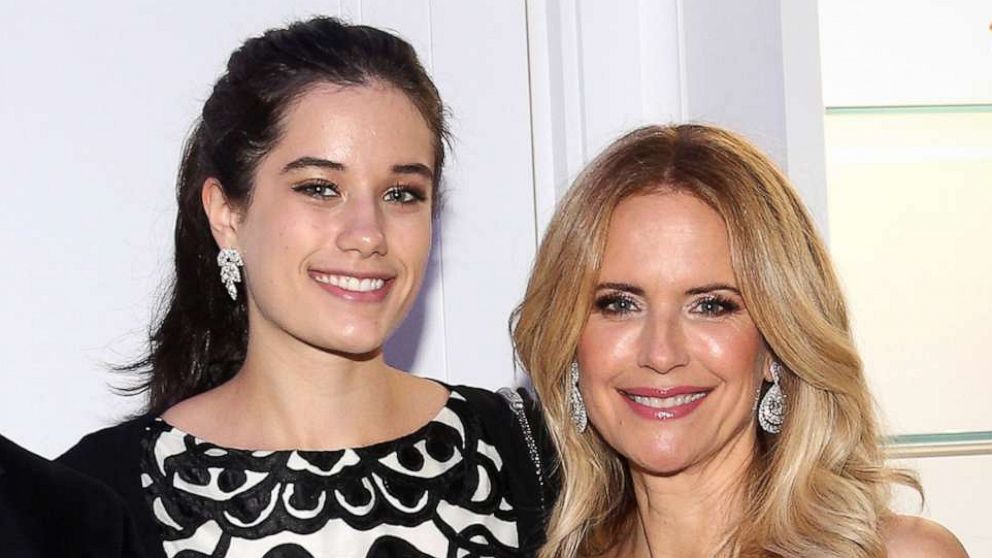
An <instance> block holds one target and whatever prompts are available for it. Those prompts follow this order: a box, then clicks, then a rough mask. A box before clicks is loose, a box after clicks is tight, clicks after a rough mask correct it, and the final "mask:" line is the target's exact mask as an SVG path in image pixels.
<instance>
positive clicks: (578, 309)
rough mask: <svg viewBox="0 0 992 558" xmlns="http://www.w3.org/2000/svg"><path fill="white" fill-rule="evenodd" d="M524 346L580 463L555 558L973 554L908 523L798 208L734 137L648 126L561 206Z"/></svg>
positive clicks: (819, 252) (553, 545)
mask: <svg viewBox="0 0 992 558" xmlns="http://www.w3.org/2000/svg"><path fill="white" fill-rule="evenodd" d="M536 262H537V263H536V264H535V267H534V270H533V274H532V276H531V279H530V284H529V285H528V288H527V294H526V297H525V299H524V301H523V303H522V304H521V306H520V307H519V308H518V310H517V312H516V315H515V325H514V341H515V344H516V348H517V351H518V354H519V358H520V360H521V362H522V364H523V365H524V366H525V368H526V369H527V370H528V371H529V373H530V376H531V378H532V380H533V384H534V387H535V388H536V390H537V392H538V395H539V396H540V399H541V401H542V403H543V406H544V410H545V413H546V419H547V421H548V425H549V428H550V430H551V434H552V437H553V438H554V441H555V443H556V444H557V446H558V449H559V452H560V454H561V470H560V474H561V482H562V488H561V492H560V494H559V498H558V501H557V504H556V507H555V508H554V510H553V513H552V516H551V518H550V525H549V529H548V538H547V544H546V545H545V546H544V548H543V550H542V551H541V553H540V556H541V557H542V558H566V557H568V558H570V557H574V556H636V557H647V556H650V557H652V558H658V557H661V556H679V557H688V556H788V557H793V556H796V557H827V556H831V557H845V558H847V557H866V558H867V557H881V556H894V557H907V556H928V557H932V556H948V557H960V556H966V553H965V551H964V549H963V548H962V547H961V545H960V543H958V542H957V540H956V539H955V538H954V536H953V535H952V534H951V533H950V532H948V531H947V530H946V529H944V528H943V527H941V526H939V525H937V524H935V523H932V522H928V521H926V520H923V519H919V518H909V517H904V516H898V515H895V514H893V513H892V512H891V510H890V509H889V507H888V504H887V497H888V492H889V487H890V486H891V485H892V484H893V483H898V484H904V485H908V486H910V487H912V488H915V489H917V490H919V489H920V487H919V484H918V482H917V481H916V480H915V479H914V477H913V476H911V475H909V474H907V473H905V472H901V471H897V470H893V469H889V468H888V467H886V464H885V460H884V455H883V452H882V449H881V448H880V447H879V444H878V439H879V432H878V427H877V424H876V419H875V416H874V414H873V409H872V398H871V396H870V395H869V393H868V389H867V386H866V383H865V378H864V374H863V373H862V367H861V361H860V360H859V358H858V355H857V352H856V351H855V348H854V345H853V343H852V340H851V335H850V329H849V326H848V317H847V313H846V310H845V304H844V299H843V296H842V294H841V291H840V288H839V286H838V283H837V279H836V277H835V275H834V272H833V270H832V269H833V268H832V266H831V263H830V260H829V257H828V255H827V252H826V250H825V248H824V246H823V243H822V241H821V240H820V239H819V237H818V236H817V234H816V231H815V229H814V227H813V225H812V222H811V221H810V218H809V216H808V215H807V213H806V210H805V209H804V208H803V205H802V203H801V202H800V201H799V198H798V196H797V195H796V193H795V191H794V190H793V189H792V187H791V186H790V185H789V184H788V182H787V181H786V179H785V178H784V177H783V176H782V175H781V173H779V172H778V171H777V170H776V169H775V167H774V165H773V164H772V163H771V162H770V161H769V160H768V158H767V157H766V156H765V155H763V154H762V153H760V152H759V151H757V150H756V149H755V148H754V147H753V146H751V145H750V144H748V143H747V142H746V141H745V140H743V139H741V138H740V137H738V136H736V135H734V134H732V133H729V132H727V131H723V130H720V129H716V128H712V127H706V126H696V125H685V126H675V127H646V128H642V129H639V130H636V131H634V132H632V133H630V134H628V135H626V136H625V137H623V138H621V139H619V140H618V141H617V142H615V143H614V144H613V145H611V146H610V147H609V148H607V150H606V151H605V152H604V153H603V154H601V155H600V156H599V157H598V158H597V159H596V160H595V161H593V162H592V163H591V164H590V165H589V167H588V168H587V169H586V170H585V171H584V173H583V174H582V175H581V176H580V177H579V178H578V180H577V182H576V183H575V185H574V186H573V188H572V189H571V191H570V192H569V194H568V196H567V197H566V198H565V199H564V200H563V202H562V204H561V206H560V207H559V209H558V211H557V213H556V215H555V217H554V219H553V220H552V222H551V224H550V226H549V228H548V231H547V234H546V236H545V238H544V241H543V243H542V245H541V248H540V252H539V254H538V257H537V260H536Z"/></svg>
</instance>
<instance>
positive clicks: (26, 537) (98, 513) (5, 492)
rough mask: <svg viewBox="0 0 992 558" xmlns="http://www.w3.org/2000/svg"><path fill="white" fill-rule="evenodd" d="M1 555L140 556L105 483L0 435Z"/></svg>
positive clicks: (121, 505)
mask: <svg viewBox="0 0 992 558" xmlns="http://www.w3.org/2000/svg"><path fill="white" fill-rule="evenodd" d="M0 548H2V554H3V556H11V557H24V558H36V557H37V558H40V557H53V558H54V557H58V558H73V557H79V558H122V557H128V558H130V557H135V558H141V557H143V556H144V554H143V553H142V551H141V549H140V545H139V543H138V541H137V539H136V536H135V528H134V524H133V522H132V519H131V517H130V516H129V514H128V512H127V509H126V506H125V504H124V502H123V501H121V498H120V497H119V496H118V495H117V494H115V493H114V492H113V491H112V490H111V489H110V488H109V487H107V486H105V485H104V484H102V483H100V482H98V481H96V480H94V479H91V478H90V477H87V476H86V475H83V474H80V473H78V472H76V471H73V470H71V469H69V468H67V467H64V466H61V465H59V464H58V463H53V462H51V461H48V460H47V459H44V458H42V457H40V456H38V455H35V454H33V453H31V452H29V451H27V450H25V449H23V448H21V447H19V446H17V445H16V444H14V443H13V442H11V441H9V440H7V439H6V438H3V437H2V436H0Z"/></svg>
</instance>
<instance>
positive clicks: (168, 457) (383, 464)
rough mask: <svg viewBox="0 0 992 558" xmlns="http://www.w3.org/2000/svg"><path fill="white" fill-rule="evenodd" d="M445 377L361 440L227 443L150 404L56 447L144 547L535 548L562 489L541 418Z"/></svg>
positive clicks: (301, 551) (346, 553)
mask: <svg viewBox="0 0 992 558" xmlns="http://www.w3.org/2000/svg"><path fill="white" fill-rule="evenodd" d="M450 390H451V394H450V396H449V398H448V400H447V402H446V403H445V405H444V407H443V408H442V409H441V411H440V412H439V413H438V414H437V416H435V417H434V419H433V420H432V421H431V422H429V423H428V424H427V425H425V426H423V427H421V428H420V429H418V430H417V431H415V432H413V433H411V434H408V435H406V436H403V437H401V438H398V439H395V440H390V441H387V442H382V443H378V444H373V445H370V446H365V447H360V448H348V449H341V450H334V451H296V450H286V451H252V450H243V449H231V448H224V447H220V446H217V445H215V444H212V443H209V442H206V441H203V440H200V439H197V438H196V437H194V436H192V435H190V434H187V433H185V432H182V431H180V430H179V429H176V428H174V427H172V426H170V425H168V424H167V423H165V422H163V421H162V420H161V419H159V418H155V417H142V418H139V419H136V420H135V421H131V422H128V423H124V424H121V425H118V426H116V427H113V428H110V429H106V430H102V431H100V432H97V433H94V434H91V435H89V436H87V437H85V438H84V439H83V440H82V441H81V442H80V443H79V444H77V445H76V446H75V447H74V448H73V449H71V450H70V451H69V452H67V453H66V455H64V456H63V457H61V458H60V460H61V461H62V462H63V463H66V464H69V465H70V466H73V467H75V468H77V469H80V470H82V471H83V472H86V473H88V474H90V475H93V476H95V477H97V478H100V479H101V480H103V481H104V482H106V483H107V484H110V485H111V486H112V487H114V488H116V489H117V490H118V491H119V492H120V493H121V495H122V496H124V499H125V501H126V502H127V503H128V505H129V507H131V508H133V509H132V514H134V515H135V516H136V519H137V522H138V528H139V531H141V535H142V538H143V539H144V543H145V547H146V552H148V554H149V556H168V557H173V556H175V557H179V558H193V557H206V556H211V557H239V558H240V557H246V558H248V557H257V558H277V557H285V558H289V557H293V558H297V557H298V558H309V557H317V556H334V557H355V558H365V557H411V558H413V557H417V558H420V557H435V556H437V557H448V556H451V557H455V556H498V557H518V556H533V555H534V554H535V553H536V551H537V549H538V548H539V547H540V544H541V543H542V542H543V526H544V524H545V520H546V517H547V514H548V513H549V512H550V508H551V503H552V501H551V499H552V497H553V496H552V495H553V493H554V491H553V487H552V486H551V485H552V484H553V482H554V481H553V477H552V476H551V475H550V473H551V472H552V470H553V468H554V462H553V460H552V459H550V458H549V456H550V455H551V453H550V444H549V440H548V438H547V435H546V433H545V431H544V427H543V423H541V422H540V417H539V415H538V414H537V413H536V412H533V410H532V409H530V407H532V406H533V405H532V404H530V400H529V399H527V400H524V399H522V398H521V396H520V395H518V394H517V393H513V392H510V393H505V394H504V396H501V395H497V394H493V393H491V392H488V391H485V390H480V389H476V388H467V387H451V388H450ZM507 397H509V399H510V400H509V401H508V400H507Z"/></svg>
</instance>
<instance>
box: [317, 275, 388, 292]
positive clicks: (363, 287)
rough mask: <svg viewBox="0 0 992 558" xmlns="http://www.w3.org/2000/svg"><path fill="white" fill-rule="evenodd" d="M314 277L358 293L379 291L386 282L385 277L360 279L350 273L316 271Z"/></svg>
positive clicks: (320, 281)
mask: <svg viewBox="0 0 992 558" xmlns="http://www.w3.org/2000/svg"><path fill="white" fill-rule="evenodd" d="M313 278H314V280H316V281H317V282H318V283H326V284H328V285H334V286H335V287H340V288H342V289H344V290H346V291H354V292H356V293H367V292H369V291H377V290H379V289H381V288H382V287H383V285H385V284H386V281H385V280H383V279H370V278H368V277H366V278H365V279H359V278H358V277H352V276H350V275H323V274H319V273H315V274H313Z"/></svg>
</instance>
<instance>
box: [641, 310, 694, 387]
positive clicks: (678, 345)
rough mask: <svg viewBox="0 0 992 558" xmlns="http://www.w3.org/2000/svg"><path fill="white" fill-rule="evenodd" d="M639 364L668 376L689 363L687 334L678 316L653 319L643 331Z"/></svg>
mask: <svg viewBox="0 0 992 558" xmlns="http://www.w3.org/2000/svg"><path fill="white" fill-rule="evenodd" d="M639 341H640V350H639V351H638V362H637V364H638V365H639V366H641V367H643V368H648V369H650V370H652V371H654V372H657V373H659V374H667V373H669V372H671V371H673V370H675V369H677V368H679V367H681V366H685V365H686V364H688V362H689V351H688V350H687V348H686V340H685V332H684V331H683V329H682V325H681V324H680V322H679V317H678V315H672V316H668V315H665V316H656V317H653V319H651V320H650V321H649V322H648V323H647V324H645V326H644V329H643V330H642V331H641V337H640V339H639Z"/></svg>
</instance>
